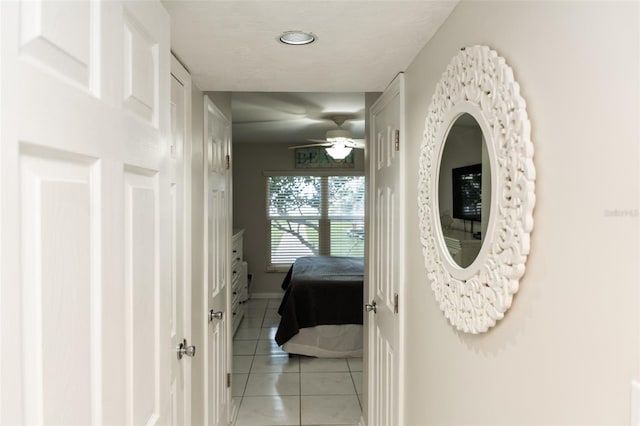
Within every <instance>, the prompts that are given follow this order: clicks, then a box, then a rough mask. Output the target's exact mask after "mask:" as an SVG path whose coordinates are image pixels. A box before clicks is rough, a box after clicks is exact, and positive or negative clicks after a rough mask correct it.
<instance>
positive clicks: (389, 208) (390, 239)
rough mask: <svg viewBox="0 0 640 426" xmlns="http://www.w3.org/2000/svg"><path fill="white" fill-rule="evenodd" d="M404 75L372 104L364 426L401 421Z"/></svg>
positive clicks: (398, 422)
mask: <svg viewBox="0 0 640 426" xmlns="http://www.w3.org/2000/svg"><path fill="white" fill-rule="evenodd" d="M403 90H404V75H403V74H399V75H398V76H397V77H396V79H395V80H394V81H393V82H392V83H391V84H390V85H389V87H388V88H387V90H386V91H385V92H384V93H383V94H382V96H381V97H380V98H379V99H378V100H377V101H376V103H375V104H373V106H372V107H371V137H370V140H369V170H370V172H369V173H370V174H369V177H370V181H369V188H370V189H369V200H370V201H369V212H370V216H369V259H368V271H367V277H368V278H367V281H368V283H369V287H368V296H369V300H370V301H369V302H368V304H367V306H366V308H367V311H368V312H369V317H368V318H367V321H368V322H367V323H368V333H369V334H368V340H369V348H368V351H369V352H368V367H369V368H368V376H369V387H368V393H369V395H368V419H367V424H369V425H376V426H393V425H398V424H402V423H401V416H400V412H399V410H400V401H402V395H401V392H402V388H401V387H400V382H401V377H402V371H401V362H400V360H401V359H402V354H401V350H402V345H401V316H400V315H399V312H398V311H399V300H400V296H401V294H402V291H401V283H402V280H403V276H402V271H403V270H404V269H405V268H404V267H403V264H402V262H403V259H404V256H403V253H402V247H403V244H402V238H403V237H402V236H403V235H404V229H403V222H404V221H403V217H404V216H403V210H402V206H403V204H404V202H403V193H404V190H403V189H404V188H403V181H402V173H401V171H402V168H403V167H402V166H403V158H402V156H401V149H402V143H401V139H400V138H401V135H402V130H403V129H402V127H403V126H402V121H403V120H402V117H403V102H404V100H403V96H404V94H403Z"/></svg>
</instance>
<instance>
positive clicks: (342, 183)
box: [267, 176, 365, 270]
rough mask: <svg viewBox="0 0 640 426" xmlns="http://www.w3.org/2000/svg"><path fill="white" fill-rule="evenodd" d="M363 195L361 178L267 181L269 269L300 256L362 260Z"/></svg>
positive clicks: (283, 267) (275, 178)
mask: <svg viewBox="0 0 640 426" xmlns="http://www.w3.org/2000/svg"><path fill="white" fill-rule="evenodd" d="M364 193H365V182H364V176H268V177H267V221H268V229H269V232H270V247H269V254H270V256H269V264H268V265H267V267H268V269H270V270H286V269H288V267H289V266H290V265H291V264H292V263H293V262H294V261H295V260H296V259H297V258H298V257H300V256H313V255H332V256H356V257H362V256H364Z"/></svg>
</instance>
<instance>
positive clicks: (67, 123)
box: [0, 0, 175, 424]
mask: <svg viewBox="0 0 640 426" xmlns="http://www.w3.org/2000/svg"><path fill="white" fill-rule="evenodd" d="M0 9H1V10H0V16H1V19H2V22H1V24H0V26H1V27H2V39H1V41H0V42H1V43H2V46H1V49H0V54H1V55H2V61H1V70H0V75H1V78H2V81H1V89H2V90H1V96H2V97H1V100H0V104H1V105H2V110H1V111H0V114H1V119H2V126H1V130H0V132H1V133H0V139H1V144H0V150H1V153H0V159H1V161H2V163H1V164H0V182H1V186H0V196H1V200H2V206H3V209H2V216H1V223H0V233H1V234H2V240H1V241H2V242H1V244H2V246H1V247H0V273H1V279H0V283H1V287H0V301H1V303H2V306H1V309H0V314H1V316H2V318H1V321H0V324H1V326H2V329H1V339H2V341H3V342H11V348H12V350H11V351H2V359H1V365H0V368H1V374H0V376H1V377H2V392H1V393H0V397H1V398H2V400H1V404H0V406H1V407H2V410H1V412H0V417H1V418H0V423H3V424H22V423H34V424H36V423H37V424H97V423H104V424H127V423H128V424H132V423H166V422H168V421H169V419H166V416H167V414H168V395H169V391H168V389H169V386H168V378H167V377H166V376H167V374H166V373H165V374H161V372H167V371H169V368H170V366H169V363H168V359H169V356H174V354H175V351H174V348H172V347H170V344H169V331H168V327H169V322H170V321H169V309H168V308H167V304H168V301H169V297H168V292H169V291H168V289H169V288H170V287H169V279H168V277H169V273H167V271H168V269H169V266H167V265H168V260H169V256H170V252H169V241H170V237H169V236H168V233H169V232H168V230H169V229H170V227H169V226H167V221H168V218H169V215H168V214H167V212H168V211H169V210H168V209H167V208H166V207H167V206H168V205H169V182H168V178H167V172H166V170H167V162H166V153H167V152H168V149H167V147H166V146H165V145H166V143H167V142H166V141H167V140H168V137H167V136H168V130H169V127H168V124H169V120H168V119H169V114H168V110H169V108H168V104H169V90H168V89H169V84H168V82H169V81H168V78H165V79H161V78H160V76H161V75H165V76H168V75H169V60H168V59H169V34H168V32H169V19H168V16H167V14H166V12H165V11H164V9H163V8H162V6H161V5H160V4H159V3H158V2H132V3H128V2H115V1H104V2H102V1H98V0H95V1H74V2H66V1H60V2H58V1H24V2H19V1H15V2H1V3H0ZM133 20H135V22H136V25H137V26H136V29H137V30H138V31H141V32H144V34H146V35H147V38H146V39H145V42H147V43H148V45H149V46H151V47H150V49H151V51H152V54H153V61H152V63H151V65H149V62H148V61H147V62H145V63H141V64H140V63H132V64H131V66H130V67H129V71H128V72H129V74H131V75H140V76H145V77H144V78H149V76H151V78H150V79H149V81H151V82H152V88H151V93H152V98H153V103H152V106H153V113H152V117H153V120H151V121H149V120H147V121H144V120H141V119H140V118H141V117H139V116H135V115H134V113H133V112H131V111H129V110H128V109H127V107H126V105H124V104H123V103H124V99H123V93H125V90H124V88H125V74H126V73H125V72H124V71H123V70H124V67H123V64H124V63H125V57H126V54H125V49H124V46H125V43H124V41H123V38H124V28H125V27H126V26H127V25H129V23H130V22H132V21H133ZM145 94H146V95H148V92H145ZM7 390H10V391H7ZM165 419H166V420H165Z"/></svg>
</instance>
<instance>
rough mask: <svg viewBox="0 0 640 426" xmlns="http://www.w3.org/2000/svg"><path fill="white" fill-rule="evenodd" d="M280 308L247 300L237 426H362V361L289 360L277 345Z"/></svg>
mask: <svg viewBox="0 0 640 426" xmlns="http://www.w3.org/2000/svg"><path fill="white" fill-rule="evenodd" d="M279 303H280V301H279V300H277V299H270V300H267V299H253V300H249V301H248V302H247V308H246V309H247V310H246V316H245V318H244V319H243V320H242V323H241V324H240V326H239V328H238V331H237V332H236V334H235V336H234V341H233V380H232V386H233V391H232V394H233V398H234V401H235V405H236V407H238V406H239V407H240V408H239V411H238V415H237V419H236V422H235V425H236V426H248V425H259V426H266V425H355V424H358V421H359V420H360V416H361V401H360V398H361V397H362V396H361V393H362V359H361V358H352V359H322V358H310V357H303V356H293V357H292V358H289V356H288V354H287V353H285V352H283V351H282V350H281V349H280V348H279V347H278V346H277V345H276V343H275V341H274V340H273V336H274V334H275V332H276V329H277V326H278V322H279V318H280V317H279V315H278V313H277V308H278V305H279Z"/></svg>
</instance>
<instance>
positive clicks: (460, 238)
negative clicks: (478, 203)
mask: <svg viewBox="0 0 640 426" xmlns="http://www.w3.org/2000/svg"><path fill="white" fill-rule="evenodd" d="M443 234H444V241H445V243H446V244H447V248H448V249H449V253H450V254H451V257H452V258H453V260H455V262H456V263H457V264H458V265H459V266H460V267H462V268H466V267H467V266H469V265H471V264H472V263H473V261H474V260H476V257H477V256H478V253H479V252H480V247H481V246H482V241H480V240H476V239H475V238H473V234H471V232H464V231H461V230H458V229H446V230H443Z"/></svg>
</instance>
